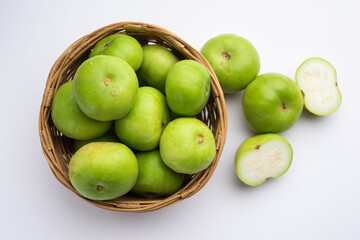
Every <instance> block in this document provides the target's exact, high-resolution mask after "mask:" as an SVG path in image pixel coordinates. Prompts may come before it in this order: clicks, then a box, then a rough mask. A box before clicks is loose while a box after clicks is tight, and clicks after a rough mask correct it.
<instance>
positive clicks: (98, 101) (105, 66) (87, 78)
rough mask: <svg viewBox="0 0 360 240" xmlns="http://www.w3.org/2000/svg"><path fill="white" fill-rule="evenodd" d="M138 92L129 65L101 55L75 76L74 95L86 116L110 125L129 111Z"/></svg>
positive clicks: (117, 59)
mask: <svg viewBox="0 0 360 240" xmlns="http://www.w3.org/2000/svg"><path fill="white" fill-rule="evenodd" d="M138 88H139V83H138V80H137V77H136V74H135V72H134V70H133V69H132V68H131V67H130V65H129V64H127V63H126V62H125V61H123V60H121V59H120V58H117V57H112V56H105V55H100V56H96V57H93V58H90V59H88V60H86V61H85V62H83V63H82V64H81V65H80V67H79V68H78V70H77V71H76V73H75V76H74V84H73V93H74V96H75V99H76V102H77V103H78V105H79V107H80V109H81V110H82V111H83V112H84V113H85V114H86V115H87V116H89V117H91V118H94V119H96V120H99V121H109V120H115V119H120V118H122V117H123V116H125V115H126V114H127V113H128V112H129V111H130V109H131V108H132V106H133V105H134V102H135V96H136V93H137V90H138Z"/></svg>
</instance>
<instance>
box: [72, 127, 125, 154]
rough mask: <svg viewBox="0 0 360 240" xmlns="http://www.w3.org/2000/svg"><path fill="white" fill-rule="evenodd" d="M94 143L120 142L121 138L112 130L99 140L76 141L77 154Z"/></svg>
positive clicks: (75, 149)
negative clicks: (82, 148) (85, 146)
mask: <svg viewBox="0 0 360 240" xmlns="http://www.w3.org/2000/svg"><path fill="white" fill-rule="evenodd" d="M92 142H119V138H118V137H117V136H116V133H115V131H114V130H113V129H110V131H108V132H107V133H105V134H104V135H102V136H101V137H98V138H93V139H89V140H75V141H74V151H75V152H76V151H77V150H79V149H80V148H81V147H82V146H84V145H86V144H88V143H92Z"/></svg>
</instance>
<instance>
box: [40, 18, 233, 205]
mask: <svg viewBox="0 0 360 240" xmlns="http://www.w3.org/2000/svg"><path fill="white" fill-rule="evenodd" d="M114 33H124V34H128V35H131V36H133V37H135V38H136V39H137V40H138V41H139V42H140V44H148V43H150V44H151V43H154V44H160V45H163V46H165V47H167V48H168V49H170V50H171V51H172V52H173V53H174V54H175V55H176V56H178V57H179V59H194V60H196V61H198V62H200V63H202V64H203V65H204V66H205V67H206V68H207V69H208V70H209V72H210V74H211V90H212V91H211V92H212V94H211V96H210V99H209V102H208V104H207V106H206V107H205V109H204V110H203V111H202V112H201V113H200V114H199V115H198V116H197V117H198V118H199V119H200V120H202V121H203V122H204V123H205V124H206V125H207V126H209V127H210V129H211V130H212V132H213V133H214V136H215V141H216V149H217V152H216V156H215V159H214V161H213V162H212V164H211V165H210V166H209V167H208V168H207V169H205V170H204V171H202V172H199V173H197V174H194V175H187V178H186V180H185V182H184V184H183V186H182V187H181V188H180V189H179V191H177V192H176V193H174V194H172V195H170V196H167V197H164V198H155V199H154V198H141V197H137V196H134V195H132V194H131V193H129V194H126V195H124V196H122V197H120V198H117V199H114V200H108V201H93V200H89V199H87V198H85V197H83V196H81V195H80V194H79V193H78V192H77V191H76V190H75V189H74V188H73V186H72V185H71V183H70V180H69V175H68V164H69V161H70V158H71V157H72V155H73V141H72V140H71V139H69V138H67V137H65V136H63V135H62V134H61V133H60V132H59V131H58V130H57V129H56V128H55V127H54V124H53V123H52V121H51V116H50V112H51V111H50V110H51V102H52V99H53V96H54V93H55V92H56V90H57V89H58V88H59V86H61V85H62V84H63V83H65V82H67V81H69V80H71V79H72V78H73V76H74V74H75V71H76V70H77V68H78V67H79V65H80V64H81V63H82V62H84V61H85V60H86V59H87V58H88V56H89V53H90V51H91V49H92V48H93V47H94V45H95V44H96V43H97V42H98V41H99V40H100V39H102V38H104V37H106V36H108V35H111V34H114ZM226 127H227V114H226V106H225V101H224V96H223V92H222V90H221V87H220V84H219V82H218V80H217V78H216V76H215V73H214V71H213V70H212V68H211V67H210V65H209V63H208V62H207V61H206V59H205V58H204V57H203V56H202V55H201V54H200V53H199V52H198V51H196V50H195V49H194V48H192V47H191V46H189V45H188V44H187V43H186V42H184V41H183V40H182V39H181V38H179V37H178V36H176V35H174V34H173V33H171V32H169V31H167V30H166V29H163V28H161V27H158V26H155V25H152V24H147V23H139V22H120V23H115V24H111V25H108V26H105V27H102V28H100V29H98V30H96V31H94V32H92V33H90V34H88V35H86V36H84V37H82V38H80V39H79V40H77V41H76V42H74V43H73V44H72V45H71V46H70V47H69V48H67V49H66V50H65V52H64V53H63V54H61V56H60V57H59V58H58V59H57V61H56V62H55V64H54V65H53V67H52V69H51V71H50V74H49V76H48V79H47V82H46V87H45V91H44V95H43V100H42V104H41V109H40V117H39V134H40V140H41V146H42V149H43V152H44V155H45V157H46V159H47V161H48V163H49V166H50V168H51V170H52V172H53V174H54V175H55V177H56V178H57V179H58V180H59V181H60V182H61V183H62V184H63V185H64V186H65V187H67V188H68V189H69V190H71V191H73V192H74V193H76V194H77V195H78V196H79V197H81V198H83V199H84V200H85V201H87V202H89V203H91V204H93V205H95V206H97V207H100V208H104V209H108V210H113V211H121V212H147V211H154V210H157V209H162V208H165V207H168V206H170V205H173V204H175V203H178V202H180V201H182V200H184V199H186V198H189V197H191V196H192V195H194V194H195V193H196V192H198V191H199V190H200V189H201V188H202V187H204V186H205V184H206V183H207V182H208V181H209V180H210V178H211V176H212V174H213V172H214V170H215V168H216V165H217V163H218V161H219V158H220V155H221V152H222V150H223V147H224V143H225V136H226Z"/></svg>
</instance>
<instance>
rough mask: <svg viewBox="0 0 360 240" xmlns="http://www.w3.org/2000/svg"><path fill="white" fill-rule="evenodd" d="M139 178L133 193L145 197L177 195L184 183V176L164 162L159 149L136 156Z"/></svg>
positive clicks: (138, 153)
mask: <svg viewBox="0 0 360 240" xmlns="http://www.w3.org/2000/svg"><path fill="white" fill-rule="evenodd" d="M135 156H136V158H137V160H138V163H139V176H138V180H137V182H136V184H135V186H134V187H133V189H132V192H134V193H136V194H137V195H140V196H144V197H158V196H164V195H169V194H173V193H175V192H176V191H177V190H179V188H180V187H181V185H182V183H183V181H184V174H180V173H176V172H174V171H173V170H171V169H170V168H169V167H167V166H166V165H165V163H164V162H163V161H162V159H161V156H160V152H159V150H158V149H156V150H153V151H150V152H137V153H136V154H135Z"/></svg>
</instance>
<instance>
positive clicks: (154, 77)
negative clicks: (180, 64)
mask: <svg viewBox="0 0 360 240" xmlns="http://www.w3.org/2000/svg"><path fill="white" fill-rule="evenodd" d="M143 53H144V57H143V62H142V64H141V67H140V69H139V70H138V72H137V75H138V78H139V81H140V82H145V83H147V84H148V85H149V86H151V87H154V88H156V89H157V90H159V91H160V92H162V93H163V94H165V80H166V76H167V74H168V72H169V70H170V68H171V67H172V66H173V65H174V64H175V63H176V62H177V61H179V59H178V58H177V57H176V56H175V55H174V54H173V53H172V52H170V51H169V50H168V49H166V48H165V47H163V46H160V45H145V46H143Z"/></svg>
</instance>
